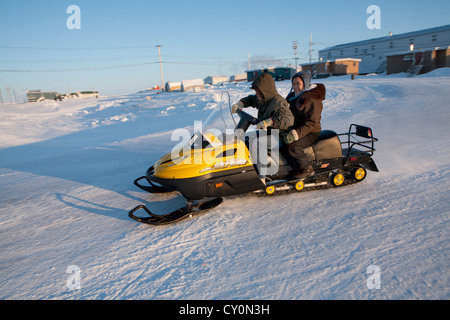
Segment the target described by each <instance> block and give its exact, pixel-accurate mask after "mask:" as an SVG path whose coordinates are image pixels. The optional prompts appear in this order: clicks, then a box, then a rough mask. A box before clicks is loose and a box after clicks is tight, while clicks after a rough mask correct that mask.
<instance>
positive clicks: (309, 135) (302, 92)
mask: <svg viewBox="0 0 450 320" xmlns="http://www.w3.org/2000/svg"><path fill="white" fill-rule="evenodd" d="M310 83H311V74H310V73H309V71H306V72H304V71H301V72H298V73H296V74H295V75H294V76H293V77H292V89H293V90H292V91H291V93H289V95H288V96H287V97H286V100H287V101H288V102H289V105H290V110H291V112H292V114H293V115H294V118H295V120H294V127H293V129H292V130H291V131H290V132H289V133H288V134H286V135H284V137H283V140H284V142H285V143H286V145H285V146H283V148H282V149H281V152H282V153H283V155H284V156H285V158H286V159H287V160H288V162H289V164H290V165H291V167H292V168H293V172H292V178H294V179H304V178H306V177H308V176H311V175H314V170H313V167H312V165H311V159H310V157H308V156H307V155H306V154H305V152H304V151H303V149H305V148H308V147H310V146H312V145H313V143H314V142H315V141H316V140H317V139H318V138H319V135H320V131H321V124H320V120H321V115H322V109H323V105H322V101H323V100H324V99H325V86H324V85H323V84H313V85H310Z"/></svg>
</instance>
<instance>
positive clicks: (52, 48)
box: [0, 46, 155, 51]
mask: <svg viewBox="0 0 450 320" xmlns="http://www.w3.org/2000/svg"><path fill="white" fill-rule="evenodd" d="M154 47H155V46H129V47H126V46H124V47H120V46H114V47H27V46H0V50H2V49H4V50H16V49H17V50H58V51H59V50H70V51H72V50H125V49H149V48H154Z"/></svg>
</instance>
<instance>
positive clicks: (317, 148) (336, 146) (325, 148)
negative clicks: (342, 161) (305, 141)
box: [312, 130, 342, 161]
mask: <svg viewBox="0 0 450 320" xmlns="http://www.w3.org/2000/svg"><path fill="white" fill-rule="evenodd" d="M312 148H313V150H314V154H315V160H316V161H318V160H324V159H335V158H340V157H342V148H341V141H340V140H339V137H338V135H337V134H336V132H334V131H331V130H323V131H321V132H320V135H319V138H318V139H317V140H316V141H315V142H314V143H313V145H312Z"/></svg>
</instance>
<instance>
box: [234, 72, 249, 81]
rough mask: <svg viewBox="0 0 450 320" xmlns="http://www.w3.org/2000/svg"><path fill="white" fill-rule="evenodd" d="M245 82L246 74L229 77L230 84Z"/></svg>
mask: <svg viewBox="0 0 450 320" xmlns="http://www.w3.org/2000/svg"><path fill="white" fill-rule="evenodd" d="M244 81H247V74H246V73H239V74H234V75H232V76H231V77H230V82H244Z"/></svg>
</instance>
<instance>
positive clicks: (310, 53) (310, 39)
mask: <svg viewBox="0 0 450 320" xmlns="http://www.w3.org/2000/svg"><path fill="white" fill-rule="evenodd" d="M313 45H316V43H314V42H313V41H312V33H311V34H310V35H309V63H311V56H312V46H313Z"/></svg>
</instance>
